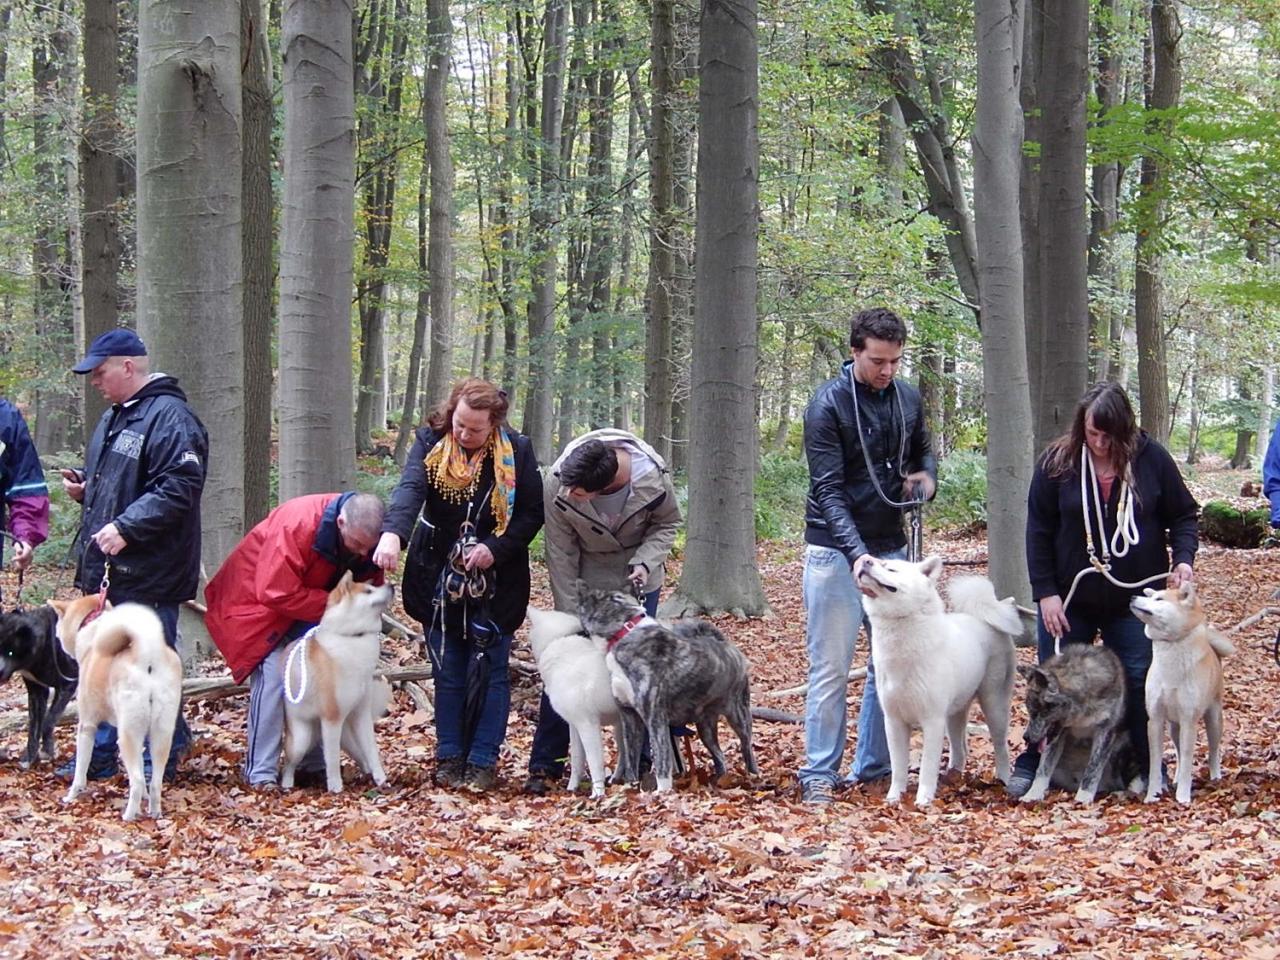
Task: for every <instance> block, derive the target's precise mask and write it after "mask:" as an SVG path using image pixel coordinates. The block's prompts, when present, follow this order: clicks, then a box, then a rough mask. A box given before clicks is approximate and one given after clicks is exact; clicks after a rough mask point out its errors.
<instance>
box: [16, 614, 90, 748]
mask: <svg viewBox="0 0 1280 960" xmlns="http://www.w3.org/2000/svg"><path fill="white" fill-rule="evenodd" d="M57 623H58V614H57V612H56V611H55V610H54V609H53V608H52V607H48V606H42V607H35V608H33V609H31V610H15V611H14V612H13V613H5V614H0V683H3V682H5V681H7V680H8V679H9V678H10V677H12V676H13V675H14V674H15V673H16V674H19V675H21V677H22V682H23V683H25V684H26V685H27V751H26V753H25V754H24V755H23V758H22V766H24V767H31V766H33V765H34V764H35V763H36V762H37V761H39V760H52V759H53V758H54V744H53V728H54V725H55V724H57V722H58V718H59V717H61V716H62V712H63V711H64V710H66V708H67V704H68V703H69V702H70V701H71V698H72V697H73V696H75V692H76V683H77V679H78V677H79V670H78V669H77V666H76V661H75V659H74V658H73V657H71V656H69V655H68V654H67V652H66V651H65V650H63V649H62V645H61V644H60V643H58V638H57V637H56V636H55V634H54V627H55V626H56V625H57Z"/></svg>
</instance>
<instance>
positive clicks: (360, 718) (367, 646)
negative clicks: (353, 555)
mask: <svg viewBox="0 0 1280 960" xmlns="http://www.w3.org/2000/svg"><path fill="white" fill-rule="evenodd" d="M391 594H392V588H391V586H390V585H386V584H384V585H383V586H380V587H376V586H374V585H372V584H369V583H356V582H354V580H353V579H352V577H351V573H350V572H348V573H346V574H345V575H344V576H343V578H342V580H340V581H339V582H338V585H337V586H336V587H334V588H333V591H332V592H331V593H330V594H329V604H328V606H327V607H326V608H325V611H324V616H323V617H321V618H320V623H319V625H318V626H317V627H316V628H315V630H314V631H312V632H311V633H309V634H307V635H306V636H304V637H302V638H301V639H299V640H295V641H294V642H293V643H292V644H290V645H289V647H288V654H287V658H286V660H285V674H284V691H285V704H284V716H285V740H284V770H283V772H282V773H281V776H280V785H281V786H282V787H284V789H286V790H288V789H290V788H292V787H293V775H294V771H295V770H296V769H297V767H298V764H299V763H300V762H301V761H302V758H303V757H305V756H306V755H307V751H309V750H310V749H311V746H312V744H314V743H315V742H316V738H317V736H318V737H319V738H320V740H321V743H322V745H323V747H324V771H325V780H326V784H327V786H328V788H329V792H330V793H341V792H342V751H343V750H346V751H347V753H348V754H350V755H351V758H352V759H353V760H355V761H356V763H358V764H359V765H360V768H361V769H362V770H364V771H365V772H366V773H368V774H369V775H370V776H372V777H373V782H374V783H376V784H377V785H378V786H382V785H383V784H385V783H386V782H387V775H386V773H385V772H384V771H383V769H382V761H381V759H380V758H379V756H378V743H377V740H376V739H375V738H374V735H373V721H374V719H375V714H377V713H379V712H380V709H381V708H382V706H383V705H384V704H385V694H384V693H383V691H384V690H385V688H384V687H383V686H381V685H380V684H379V681H378V680H377V679H375V677H374V675H373V671H374V670H375V669H377V666H378V652H379V649H380V645H381V642H382V612H383V611H384V610H386V608H387V604H388V603H390V602H391Z"/></svg>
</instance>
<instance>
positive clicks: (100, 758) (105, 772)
mask: <svg viewBox="0 0 1280 960" xmlns="http://www.w3.org/2000/svg"><path fill="white" fill-rule="evenodd" d="M118 769H119V768H118V767H117V765H116V758H115V756H114V755H107V754H102V753H96V752H95V753H94V754H93V756H91V757H90V758H89V772H88V773H87V774H86V775H85V779H87V780H110V779H111V778H112V777H114V776H115V775H116V772H117V770H118ZM53 775H54V776H55V777H57V778H58V779H59V780H66V781H67V782H68V783H70V782H71V781H72V780H73V779H75V775H76V758H75V757H72V758H71V759H70V760H68V761H67V762H66V763H64V764H63V765H62V766H60V767H58V769H56V770H54V771H53Z"/></svg>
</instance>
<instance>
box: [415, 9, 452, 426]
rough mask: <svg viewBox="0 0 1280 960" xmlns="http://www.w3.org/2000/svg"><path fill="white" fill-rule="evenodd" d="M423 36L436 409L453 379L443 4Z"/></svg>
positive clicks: (430, 379) (447, 29)
mask: <svg viewBox="0 0 1280 960" xmlns="http://www.w3.org/2000/svg"><path fill="white" fill-rule="evenodd" d="M427 32H428V43H429V47H428V49H429V51H430V53H429V54H428V59H427V77H426V82H425V85H424V89H423V97H422V125H423V128H424V129H425V130H426V134H427V143H426V152H425V160H426V162H427V165H428V167H429V170H430V173H429V178H430V185H431V199H430V204H431V219H430V226H429V229H428V234H429V236H428V246H427V283H428V287H429V289H430V291H431V295H430V300H429V303H430V306H431V348H430V356H429V358H428V362H427V385H426V394H427V396H428V397H429V398H431V402H432V403H436V402H438V401H440V400H443V399H444V398H445V395H446V394H447V393H448V392H449V387H450V383H451V381H452V379H453V155H452V152H451V148H450V141H449V124H448V116H447V112H446V111H447V97H446V92H447V90H448V83H449V69H450V67H449V64H450V62H451V61H450V55H449V51H450V44H451V43H452V37H453V32H452V21H451V20H450V19H449V0H428V2H427Z"/></svg>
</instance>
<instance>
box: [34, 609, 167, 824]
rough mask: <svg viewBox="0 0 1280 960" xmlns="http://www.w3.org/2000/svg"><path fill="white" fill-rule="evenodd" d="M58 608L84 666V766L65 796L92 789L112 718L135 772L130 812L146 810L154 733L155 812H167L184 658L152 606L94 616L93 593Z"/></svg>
mask: <svg viewBox="0 0 1280 960" xmlns="http://www.w3.org/2000/svg"><path fill="white" fill-rule="evenodd" d="M50 606H52V607H53V608H54V609H55V610H56V611H57V612H58V626H57V634H58V641H59V642H60V643H61V644H62V647H63V649H64V650H66V651H67V653H69V654H71V655H72V656H73V657H75V658H76V662H77V663H78V664H79V668H80V686H79V690H78V692H77V694H76V700H77V701H78V702H79V711H80V718H79V725H78V727H77V729H76V771H75V776H74V778H73V779H72V781H71V789H69V790H68V791H67V795H66V798H65V800H64V802H66V803H70V802H72V801H73V800H75V798H76V797H77V796H79V795H80V792H81V791H82V790H83V789H84V786H85V778H86V776H87V775H88V772H89V758H90V755H91V754H92V753H93V736H94V733H95V731H96V730H97V729H98V724H99V723H103V722H106V723H111V724H115V726H116V728H117V729H118V730H119V749H120V759H121V761H122V762H123V763H124V769H125V772H126V773H127V774H128V776H129V799H128V802H127V803H126V804H125V808H124V818H125V819H126V820H134V819H137V816H138V809H139V807H140V806H141V802H142V791H143V779H144V778H143V762H142V748H143V744H144V742H145V741H146V740H147V739H148V738H150V741H151V756H152V757H153V758H157V762H153V763H152V764H151V784H150V788H149V790H148V791H147V812H148V813H150V814H151V815H152V816H153V817H159V816H160V788H161V785H162V783H163V781H164V765H165V764H164V761H165V758H166V757H168V756H169V745H170V743H171V742H172V740H173V727H174V724H175V723H176V722H177V719H178V705H179V703H180V701H181V699H182V660H181V659H180V658H179V657H178V654H177V653H176V652H175V651H174V650H173V649H172V648H171V647H170V646H169V645H168V644H167V643H165V639H164V627H163V626H162V625H161V623H160V618H159V617H157V616H156V613H155V611H154V610H152V609H151V608H150V607H144V606H142V605H141V604H137V603H122V604H120V606H118V607H108V608H107V609H105V610H104V612H103V613H102V614H101V616H98V617H92V614H93V612H94V611H95V610H96V609H97V607H98V597H97V596H96V595H92V594H91V595H89V596H87V597H81V598H79V599H78V600H73V601H71V602H70V603H59V602H56V601H50ZM86 620H88V622H87V623H86V622H85V621H86Z"/></svg>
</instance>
